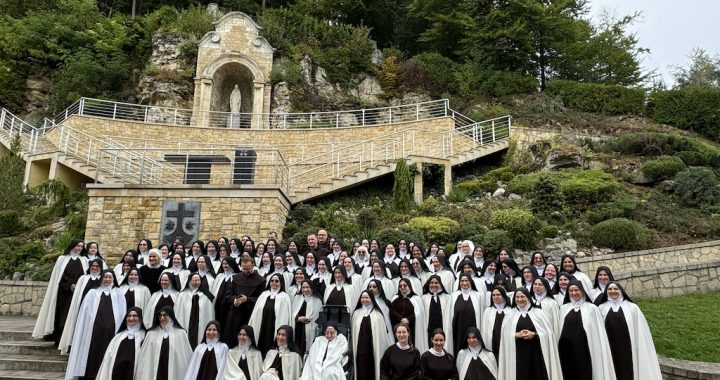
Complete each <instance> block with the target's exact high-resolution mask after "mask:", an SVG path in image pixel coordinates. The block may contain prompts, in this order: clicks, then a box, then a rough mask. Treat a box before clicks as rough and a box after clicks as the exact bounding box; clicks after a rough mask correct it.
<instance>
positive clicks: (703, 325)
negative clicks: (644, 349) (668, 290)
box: [637, 292, 720, 363]
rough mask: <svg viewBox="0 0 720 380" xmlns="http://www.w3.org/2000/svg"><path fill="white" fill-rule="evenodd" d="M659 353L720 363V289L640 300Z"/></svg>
mask: <svg viewBox="0 0 720 380" xmlns="http://www.w3.org/2000/svg"><path fill="white" fill-rule="evenodd" d="M637 304H638V306H640V309H641V310H642V311H643V313H644V314H645V318H646V319H647V321H648V324H649V325H650V331H651V332H652V336H653V340H654V341H655V348H656V349H657V352H658V354H659V355H662V356H666V357H671V358H678V359H686V360H695V361H703V362H715V363H720V332H718V330H717V329H718V328H720V312H719V309H720V292H713V293H708V294H692V295H686V296H681V297H673V298H665V299H642V300H638V302H637Z"/></svg>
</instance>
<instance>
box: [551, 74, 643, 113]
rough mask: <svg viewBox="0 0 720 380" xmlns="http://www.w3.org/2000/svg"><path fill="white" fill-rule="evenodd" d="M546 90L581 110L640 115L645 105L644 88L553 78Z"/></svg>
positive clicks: (567, 104)
mask: <svg viewBox="0 0 720 380" xmlns="http://www.w3.org/2000/svg"><path fill="white" fill-rule="evenodd" d="M545 91H546V92H548V93H549V94H553V95H559V96H560V97H561V98H562V100H563V103H564V104H565V106H567V107H570V108H574V109H577V110H580V111H587V112H603V113H609V114H628V113H630V114H636V115H639V114H641V113H642V112H643V109H644V106H645V91H644V90H642V89H632V88H626V87H623V86H617V85H607V84H597V83H581V82H575V81H569V80H553V81H549V82H547V86H546V88H545Z"/></svg>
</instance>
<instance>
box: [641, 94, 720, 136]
mask: <svg viewBox="0 0 720 380" xmlns="http://www.w3.org/2000/svg"><path fill="white" fill-rule="evenodd" d="M647 108H648V115H649V116H650V117H651V118H653V119H654V120H655V121H657V122H658V123H664V124H671V125H674V126H676V127H678V128H682V129H687V130H691V131H695V132H698V133H700V134H702V135H704V136H707V137H709V138H711V139H714V140H718V139H720V88H697V87H687V88H680V89H675V90H668V91H658V92H655V93H653V94H652V95H650V101H649V103H648V107H647Z"/></svg>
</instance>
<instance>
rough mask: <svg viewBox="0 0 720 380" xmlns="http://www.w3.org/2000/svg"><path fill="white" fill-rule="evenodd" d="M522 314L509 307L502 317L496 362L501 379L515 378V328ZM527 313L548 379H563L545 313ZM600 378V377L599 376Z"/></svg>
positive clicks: (554, 342) (553, 337)
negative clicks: (497, 360) (538, 341)
mask: <svg viewBox="0 0 720 380" xmlns="http://www.w3.org/2000/svg"><path fill="white" fill-rule="evenodd" d="M521 315H522V314H521V313H520V312H519V311H518V310H517V309H516V308H514V309H510V311H509V312H508V314H507V315H506V316H505V319H503V324H502V332H501V333H500V334H501V336H502V338H501V339H500V355H499V358H500V360H499V363H498V378H500V379H503V380H515V368H516V367H515V364H516V362H515V360H514V358H515V352H516V351H515V339H517V338H515V330H516V329H517V323H518V320H519V319H520V316H521ZM528 315H529V316H530V319H531V320H532V322H533V325H534V326H535V330H536V332H537V336H536V337H535V339H540V349H541V350H542V354H543V361H544V362H545V369H546V370H547V371H548V374H547V375H548V379H551V380H563V375H562V369H561V368H560V355H558V348H557V343H556V342H557V340H556V339H555V334H554V333H553V332H552V328H551V327H550V322H548V320H547V318H545V313H543V312H542V311H540V310H539V309H536V308H532V309H530V311H528ZM601 379H602V378H601Z"/></svg>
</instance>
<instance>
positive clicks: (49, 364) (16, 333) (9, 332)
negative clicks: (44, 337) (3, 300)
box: [0, 316, 67, 380]
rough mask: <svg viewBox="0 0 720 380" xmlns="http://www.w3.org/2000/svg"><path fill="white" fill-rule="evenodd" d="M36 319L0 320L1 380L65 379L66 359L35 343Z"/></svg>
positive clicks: (11, 318)
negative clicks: (33, 331)
mask: <svg viewBox="0 0 720 380" xmlns="http://www.w3.org/2000/svg"><path fill="white" fill-rule="evenodd" d="M34 324H35V317H15V316H12V317H11V316H3V317H0V380H29V379H63V378H64V377H65V369H66V367H67V356H63V355H60V353H59V351H58V350H57V349H56V348H55V347H54V346H53V343H52V342H44V341H39V340H34V339H33V338H32V329H33V325H34Z"/></svg>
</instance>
